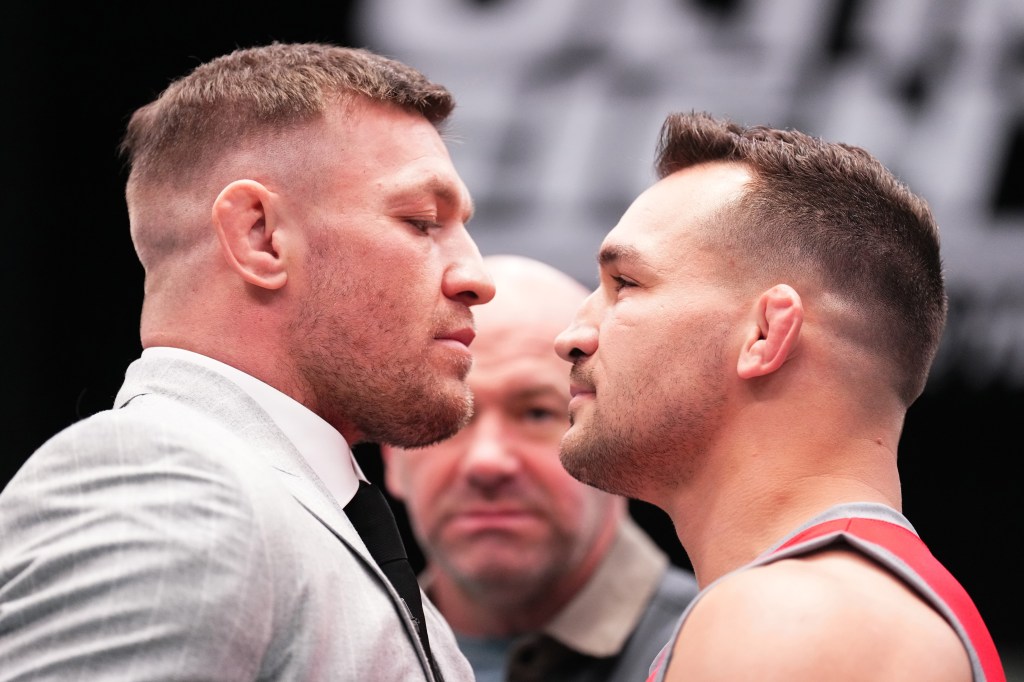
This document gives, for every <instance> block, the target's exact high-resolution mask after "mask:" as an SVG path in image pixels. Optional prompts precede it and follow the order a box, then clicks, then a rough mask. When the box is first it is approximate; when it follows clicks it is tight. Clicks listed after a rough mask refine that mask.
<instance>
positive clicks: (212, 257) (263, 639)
mask: <svg viewBox="0 0 1024 682" xmlns="http://www.w3.org/2000/svg"><path fill="white" fill-rule="evenodd" d="M453 106H454V104H453V100H452V98H451V95H450V93H449V92H448V91H447V90H445V89H444V88H443V87H441V86H439V85H437V84H434V83H431V82H430V81H428V80H427V79H426V78H425V77H424V76H423V75H422V74H420V73H419V72H417V71H415V70H413V69H411V68H409V67H408V66H406V65H404V64H401V63H397V62H394V61H392V60H389V59H385V58H383V57H380V56H378V55H375V54H372V53H370V52H367V51H363V50H355V49H347V48H341V47H336V46H329V45H319V44H277V43H275V44H273V45H268V46H263V47H258V48H251V49H243V50H238V51H235V52H234V53H232V54H229V55H225V56H223V57H220V58H218V59H215V60H212V61H211V62H209V63H207V64H204V65H201V66H199V67H198V68H196V69H195V70H194V71H193V72H192V73H190V74H189V75H187V76H185V77H184V78H182V79H180V80H178V81H176V82H174V83H172V84H171V85H170V86H169V87H168V88H167V89H166V90H165V91H164V92H163V93H162V94H161V95H160V96H159V98H157V99H156V100H155V101H154V102H152V103H151V104H149V105H147V106H144V107H142V108H141V109H139V110H138V111H137V112H135V114H134V115H133V117H132V119H131V121H130V123H129V125H128V129H127V134H126V136H125V139H124V143H123V150H124V152H125V153H126V156H127V159H128V161H129V162H130V165H131V173H130V177H129V179H128V184H127V191H126V196H127V203H128V211H129V216H130V222H131V234H132V239H133V242H134V244H135V247H136V251H137V253H138V256H139V259H140V261H141V263H142V265H143V267H144V268H145V272H146V282H145V302H144V305H143V310H142V317H141V340H142V345H143V348H144V351H143V353H142V357H141V358H139V359H138V360H137V361H135V362H134V363H132V365H131V366H130V367H129V368H128V370H127V374H126V378H125V382H124V385H123V386H122V388H121V390H120V392H119V393H118V395H117V397H116V399H115V404H114V407H113V409H112V410H109V411H105V412H102V413H100V414H97V415H94V416H92V417H90V418H88V419H85V420H83V421H80V422H79V423H77V424H75V425H73V426H71V427H70V428H68V429H66V430H65V431H63V432H61V433H59V434H57V435H56V436H55V437H53V438H52V439H51V440H49V441H48V442H47V443H45V444H44V445H43V446H42V447H41V448H40V449H39V450H38V451H37V452H36V453H34V454H33V456H32V457H31V458H30V459H29V461H28V462H27V463H26V464H25V466H24V467H23V468H22V469H21V470H20V471H19V473H18V474H17V475H16V476H15V477H14V478H13V479H12V480H11V482H10V483H9V484H8V486H7V488H6V489H5V490H4V491H3V493H2V495H0V679H2V680H26V679H31V680H62V681H63V680H133V681H137V680H288V681H292V680H395V681H401V682H406V681H407V680H416V679H420V680H435V679H441V678H442V677H443V679H445V680H447V682H455V681H457V680H471V679H472V672H471V670H470V668H469V666H468V664H467V662H466V660H465V658H464V657H463V656H462V654H461V653H460V652H459V651H458V649H457V647H456V643H455V640H454V638H453V636H452V632H451V630H450V629H449V628H448V626H447V624H446V623H445V621H444V620H443V618H442V617H441V616H440V615H439V613H438V612H437V610H436V609H435V608H434V606H433V605H432V604H431V603H430V602H429V601H427V600H424V602H423V604H422V606H421V607H420V608H422V611H420V612H419V613H417V607H416V606H415V604H413V603H412V602H415V601H417V600H418V597H419V591H418V590H417V591H416V598H413V597H405V598H403V597H400V596H399V592H398V591H397V590H396V588H395V586H394V585H393V584H392V582H390V581H389V580H388V578H387V577H386V575H385V572H384V571H383V570H382V569H381V568H380V567H379V566H378V564H377V562H376V561H375V560H374V555H373V554H371V551H372V550H369V549H368V545H369V544H370V541H369V539H368V534H364V535H362V536H361V535H360V532H359V531H357V530H356V527H355V526H354V525H353V523H355V516H354V515H352V517H353V518H352V519H350V518H349V517H350V515H349V514H346V511H345V507H346V505H348V504H349V501H350V500H352V498H353V497H354V496H355V497H358V495H356V491H357V489H362V488H365V487H366V486H365V484H364V485H360V479H362V478H363V476H362V473H361V472H360V470H359V467H358V465H357V463H356V462H355V460H354V459H353V457H352V454H351V450H350V445H352V444H354V443H357V442H359V441H363V440H371V441H374V442H384V443H393V444H395V445H400V446H403V447H414V446H420V445H426V444H430V443H434V442H436V441H438V440H441V439H444V438H446V437H448V436H450V435H452V434H453V433H455V432H456V431H457V430H458V429H459V428H460V427H461V426H462V425H463V424H464V423H465V421H466V420H467V418H468V415H469V414H470V412H471V407H472V398H471V394H470V393H469V391H468V388H467V385H466V383H465V379H466V375H467V372H468V371H469V368H470V364H471V356H470V353H469V349H468V345H469V344H470V342H471V341H472V339H473V337H474V331H473V318H472V314H471V311H470V306H473V305H476V304H480V303H486V302H487V301H489V300H490V299H491V298H492V296H493V295H494V289H493V284H492V282H491V280H490V278H489V277H488V275H487V274H486V273H485V271H484V269H483V264H482V261H481V258H480V254H479V251H478V249H477V247H476V245H475V244H474V242H473V240H472V239H471V238H470V236H469V235H468V233H467V232H466V229H465V223H466V221H467V220H468V219H469V216H470V214H471V212H472V204H471V200H470V198H469V194H468V191H467V189H466V187H465V185H464V184H463V182H462V180H461V179H460V178H459V176H458V174H457V173H456V171H455V169H454V168H453V166H452V163H451V160H450V158H449V155H448V152H447V149H446V147H445V144H444V142H443V140H442V137H441V135H440V132H439V131H440V127H441V125H442V124H443V122H444V121H445V120H446V118H447V117H448V115H449V113H450V112H451V110H452V108H453ZM349 509H350V510H351V509H352V507H351V506H350V507H349ZM391 523H392V524H393V520H392V521H391ZM364 540H366V542H365V544H364ZM399 545H400V542H399ZM390 550H394V551H393V552H392V553H393V554H399V555H400V554H401V547H400V546H399V547H397V548H394V547H393V548H390ZM390 550H387V551H390Z"/></svg>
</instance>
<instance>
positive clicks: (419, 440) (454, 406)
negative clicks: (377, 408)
mask: <svg viewBox="0 0 1024 682" xmlns="http://www.w3.org/2000/svg"><path fill="white" fill-rule="evenodd" d="M472 415H473V397H472V394H470V393H469V391H468V389H467V390H466V393H465V394H464V395H462V396H451V397H450V399H448V400H446V401H444V402H443V404H439V405H435V409H432V410H430V411H426V410H423V411H419V412H417V413H416V414H410V415H408V418H407V419H406V420H405V423H404V424H401V425H397V424H396V425H393V426H392V427H391V428H388V429H387V437H383V438H380V439H379V440H380V442H383V443H387V444H388V445H393V446H395V447H399V448H404V449H412V448H424V447H428V446H431V445H435V444H437V443H440V442H441V441H444V440H447V439H449V438H451V437H452V436H454V435H455V434H456V433H458V432H459V431H460V430H461V429H462V428H463V427H464V426H466V424H468V423H469V419H470V417H471V416H472Z"/></svg>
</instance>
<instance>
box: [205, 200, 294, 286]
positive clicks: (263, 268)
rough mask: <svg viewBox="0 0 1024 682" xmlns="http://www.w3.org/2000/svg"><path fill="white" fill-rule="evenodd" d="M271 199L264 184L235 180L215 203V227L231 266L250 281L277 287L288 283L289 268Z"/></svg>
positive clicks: (258, 284)
mask: <svg viewBox="0 0 1024 682" xmlns="http://www.w3.org/2000/svg"><path fill="white" fill-rule="evenodd" d="M271 200H272V195H271V193H270V190H268V189H267V188H266V187H265V186H264V185H263V184H261V183H259V182H256V181H255V180H235V181H234V182H232V183H230V184H228V185H227V186H226V187H225V188H224V189H222V190H221V192H220V194H219V195H217V198H216V200H214V202H213V226H214V229H216V230H217V238H218V239H219V240H220V246H221V252H222V253H223V254H224V258H225V260H227V262H228V265H229V266H230V267H231V268H232V269H233V270H234V271H235V272H237V273H238V274H239V276H241V278H242V279H244V280H245V281H246V282H248V283H249V284H254V285H256V286H258V287H261V288H263V289H271V290H273V289H280V288H281V287H283V286H284V285H285V282H287V281H288V271H287V269H286V268H285V262H284V259H283V258H282V256H281V253H280V249H279V247H280V243H281V234H280V233H279V232H278V229H277V228H278V224H277V220H276V217H275V215H274V212H273V210H272V207H271Z"/></svg>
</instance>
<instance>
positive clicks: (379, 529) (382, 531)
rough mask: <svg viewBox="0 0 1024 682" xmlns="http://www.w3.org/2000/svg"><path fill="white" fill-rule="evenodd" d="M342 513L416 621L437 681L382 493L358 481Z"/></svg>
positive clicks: (416, 591)
mask: <svg viewBox="0 0 1024 682" xmlns="http://www.w3.org/2000/svg"><path fill="white" fill-rule="evenodd" d="M345 514H346V515H347V516H348V518H349V520H350V521H352V525H353V526H355V527H356V530H357V531H358V532H359V537H361V538H362V539H363V544H365V545H366V548H367V549H369V550H370V556H372V557H373V560H374V561H376V562H377V565H378V566H380V569H381V571H383V572H384V575H386V576H387V578H388V580H390V581H391V584H392V585H393V586H394V588H395V590H396V591H397V592H398V594H399V595H400V596H401V597H402V599H404V600H405V603H406V605H407V606H408V607H409V611H410V612H411V613H412V615H413V619H414V620H415V621H416V632H417V634H418V635H419V636H420V642H421V643H422V644H423V650H424V651H425V652H426V653H427V660H429V661H430V667H431V669H432V670H433V671H434V676H435V677H436V678H437V679H438V680H441V679H442V678H441V672H440V671H439V670H438V668H437V664H436V663H435V662H434V656H433V655H432V654H431V653H430V640H429V639H428V638H427V623H426V621H425V620H424V618H423V602H422V600H421V599H420V586H419V583H418V582H417V581H416V572H415V571H413V570H412V564H410V563H409V557H408V556H406V553H405V544H404V543H403V542H402V536H401V534H400V533H399V532H398V524H396V523H395V515H394V514H393V513H392V512H391V507H390V506H388V501H387V500H386V499H385V498H384V494H383V493H382V492H381V491H380V489H379V488H377V486H375V485H372V484H370V483H367V482H366V481H362V480H361V481H359V489H358V490H356V494H355V497H353V498H352V501H351V502H349V503H348V504H347V505H345Z"/></svg>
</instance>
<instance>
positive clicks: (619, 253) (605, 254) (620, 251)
mask: <svg viewBox="0 0 1024 682" xmlns="http://www.w3.org/2000/svg"><path fill="white" fill-rule="evenodd" d="M622 261H630V262H632V263H644V257H643V255H641V253H640V251H639V250H637V249H635V248H634V247H632V246H622V245H618V244H616V245H612V246H605V247H604V248H602V249H601V252H600V253H599V254H598V255H597V262H598V264H600V265H601V266H602V267H608V266H609V265H614V264H615V263H619V262H622Z"/></svg>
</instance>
